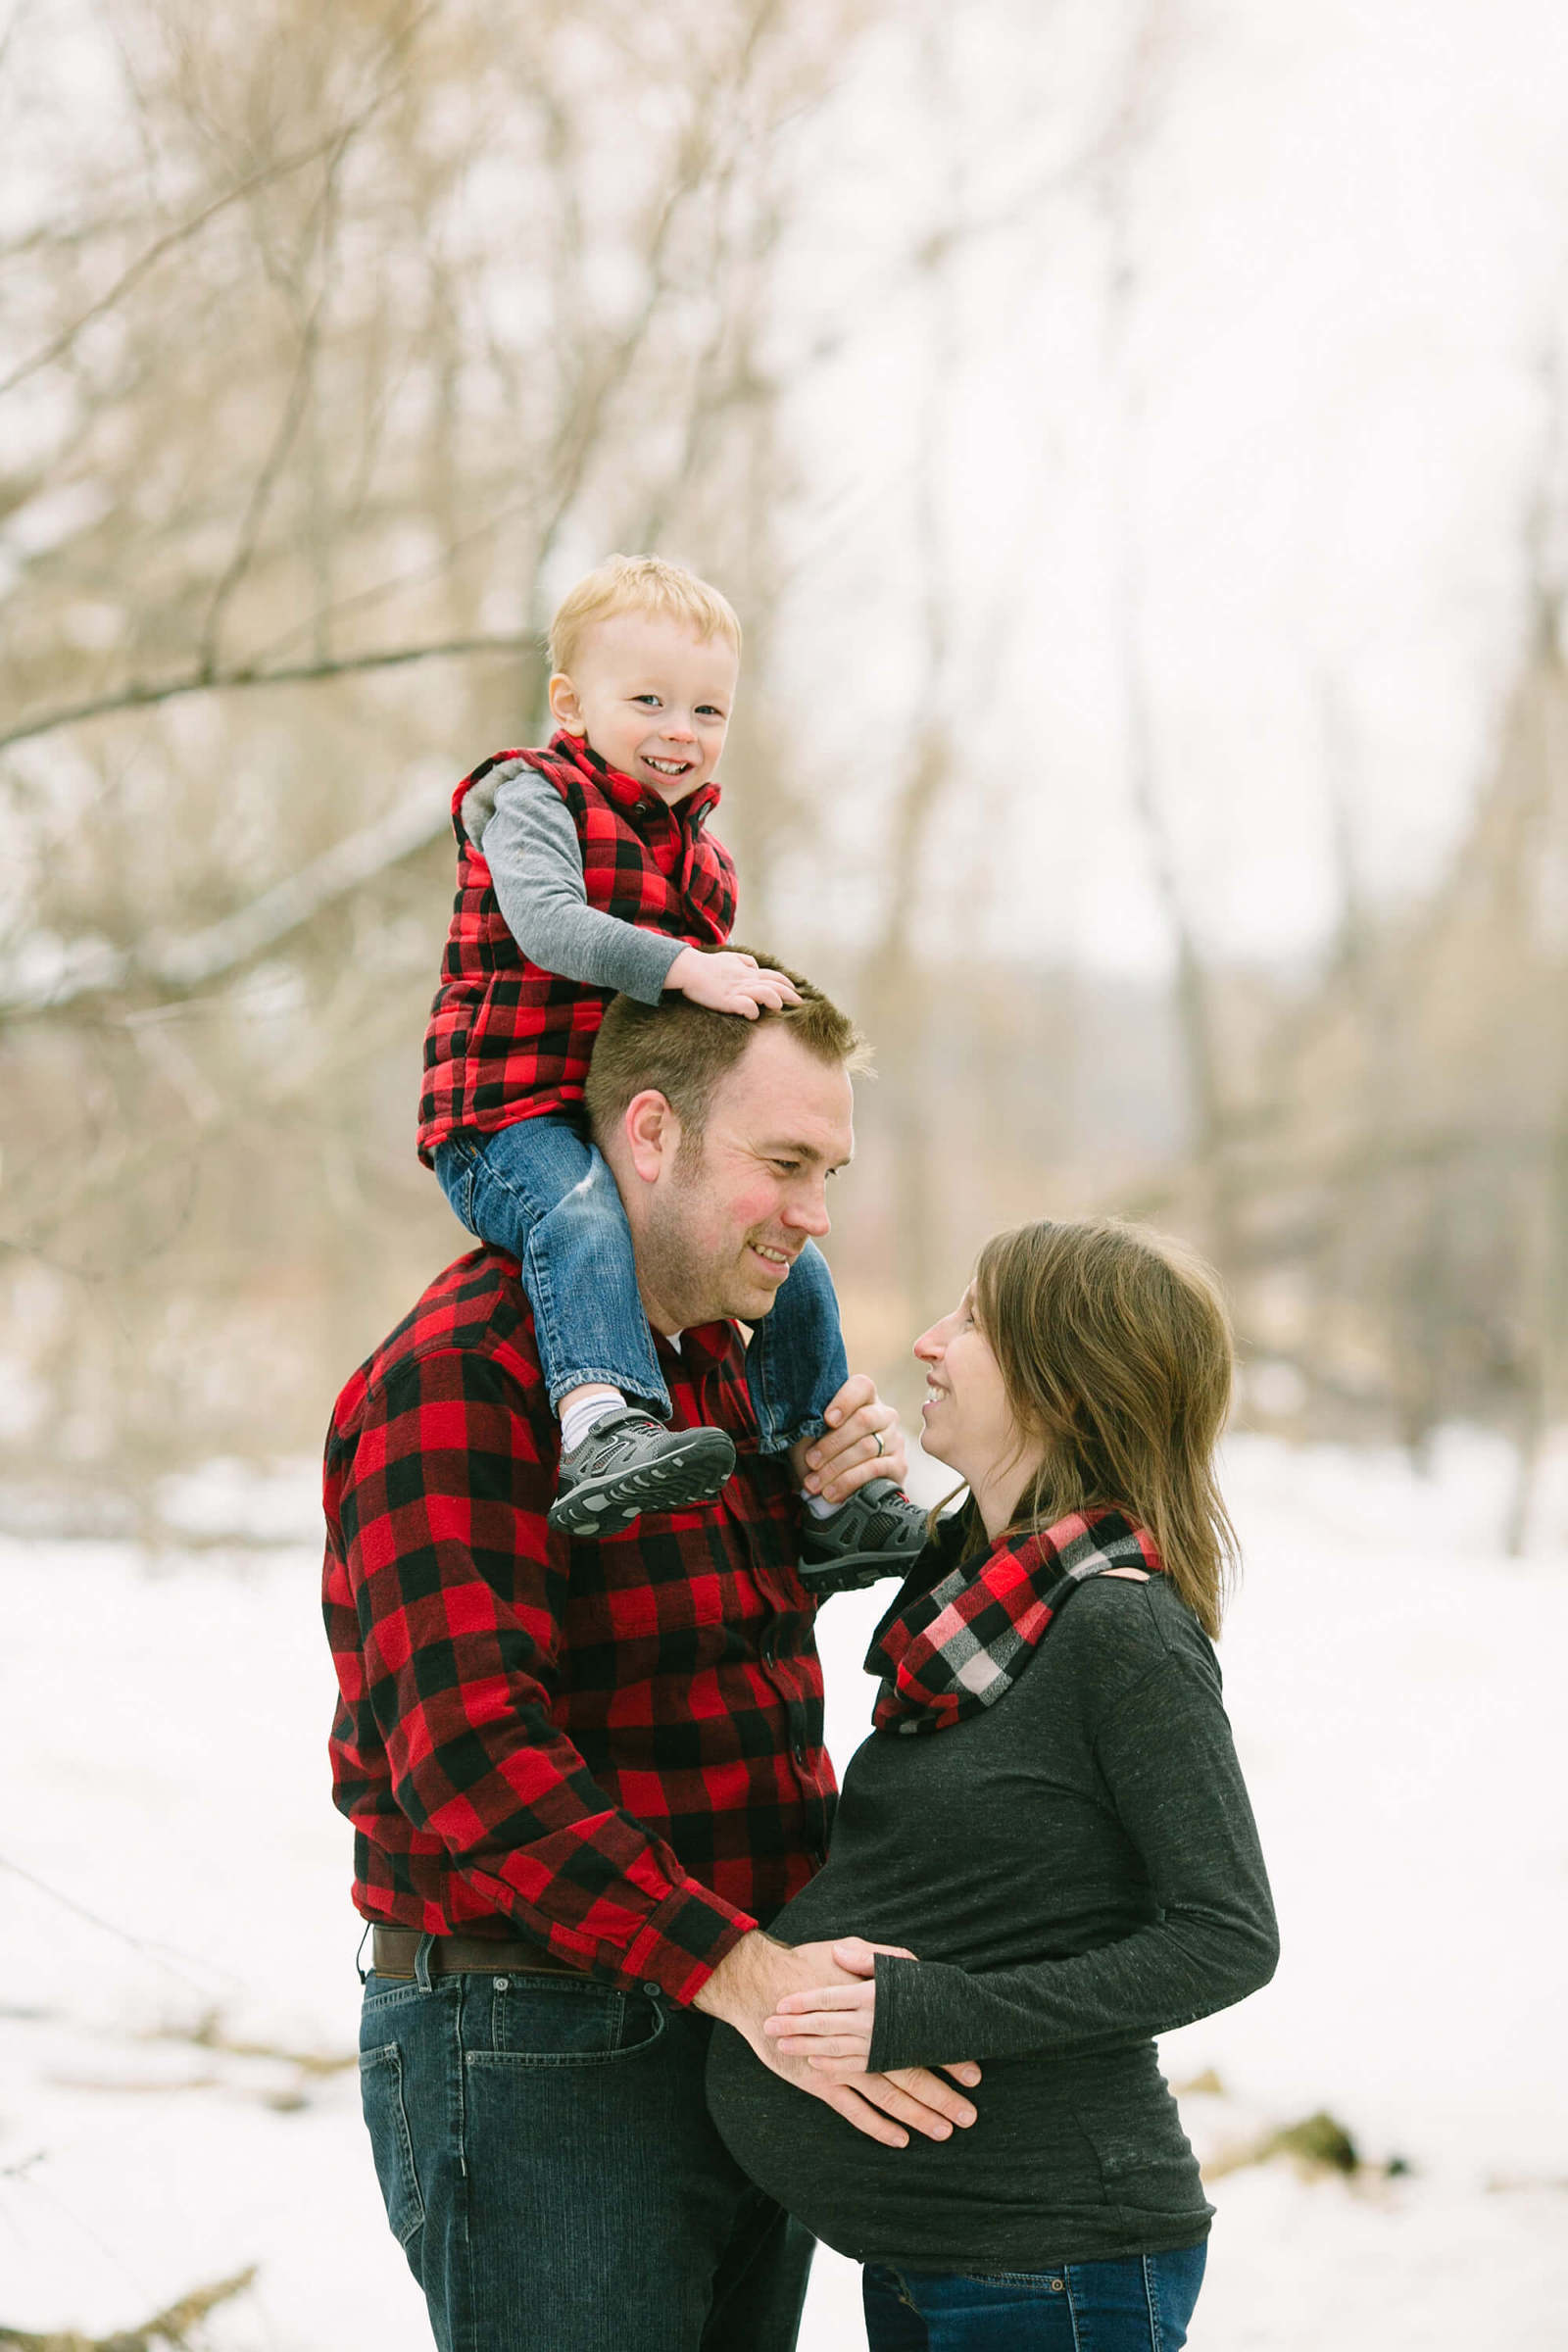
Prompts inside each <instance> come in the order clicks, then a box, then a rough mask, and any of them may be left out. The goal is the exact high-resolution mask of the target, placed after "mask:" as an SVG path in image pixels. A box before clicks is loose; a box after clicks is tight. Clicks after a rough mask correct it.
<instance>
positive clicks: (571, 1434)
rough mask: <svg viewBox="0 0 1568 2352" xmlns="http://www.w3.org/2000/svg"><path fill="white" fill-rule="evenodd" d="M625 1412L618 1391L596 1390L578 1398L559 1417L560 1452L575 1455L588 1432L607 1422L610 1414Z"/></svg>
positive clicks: (623, 1400) (621, 1397)
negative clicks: (589, 1394) (602, 1422)
mask: <svg viewBox="0 0 1568 2352" xmlns="http://www.w3.org/2000/svg"><path fill="white" fill-rule="evenodd" d="M625 1410H626V1399H625V1397H623V1396H622V1395H621V1393H620V1391H619V1390H618V1389H596V1390H595V1391H594V1394H593V1395H592V1396H591V1397H579V1398H578V1400H577V1402H576V1403H575V1404H568V1405H567V1407H566V1409H565V1411H564V1413H563V1414H562V1416H561V1450H562V1452H563V1453H575V1452H576V1450H577V1447H578V1446H580V1445H581V1444H582V1442H583V1440H584V1438H585V1437H587V1435H588V1433H589V1431H590V1430H595V1429H597V1428H598V1427H599V1424H600V1422H601V1421H608V1420H609V1419H610V1416H611V1414H612V1413H623V1412H624V1411H625Z"/></svg>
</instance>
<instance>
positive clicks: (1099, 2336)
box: [863, 2242, 1207, 2352]
mask: <svg viewBox="0 0 1568 2352" xmlns="http://www.w3.org/2000/svg"><path fill="white" fill-rule="evenodd" d="M1206 2253H1207V2245H1206V2242H1205V2243H1204V2244H1203V2245H1201V2246H1188V2247H1185V2248H1184V2249H1183V2250H1182V2252H1180V2253H1179V2254H1141V2255H1135V2256H1134V2257H1133V2258H1132V2259H1131V2260H1130V2261H1127V2262H1066V2263H1060V2264H1058V2265H1057V2267H1056V2268H1055V2269H1054V2270H1052V2271H1004V2272H993V2273H992V2274H991V2276H990V2277H988V2278H963V2277H961V2276H959V2275H958V2274H956V2273H951V2272H947V2271H902V2270H900V2271H895V2270H891V2269H889V2267H888V2266H887V2264H885V2263H880V2262H873V2263H868V2264H867V2265H866V2269H865V2277H864V2281H863V2284H864V2293H865V2333H866V2341H867V2343H868V2345H869V2346H870V2352H1180V2347H1181V2346H1182V2345H1183V2344H1185V2343H1186V2341H1187V2327H1188V2323H1189V2321H1190V2320H1191V2319H1192V2316H1193V2306H1194V2305H1195V2304H1196V2302H1197V2301H1198V2290H1199V2288H1200V2287H1201V2285H1202V2283H1203V2260H1204V2256H1205V2254H1206Z"/></svg>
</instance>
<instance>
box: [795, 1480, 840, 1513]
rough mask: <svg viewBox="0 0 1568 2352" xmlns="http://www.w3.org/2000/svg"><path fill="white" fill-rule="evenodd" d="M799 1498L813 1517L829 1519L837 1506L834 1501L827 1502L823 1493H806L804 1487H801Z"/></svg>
mask: <svg viewBox="0 0 1568 2352" xmlns="http://www.w3.org/2000/svg"><path fill="white" fill-rule="evenodd" d="M801 1500H802V1501H803V1502H804V1503H805V1505H806V1507H807V1509H808V1510H809V1512H810V1514H811V1517H812V1518H813V1519H831V1518H832V1516H833V1514H834V1512H835V1511H836V1510H837V1509H838V1507H839V1506H838V1504H837V1503H836V1502H829V1501H828V1499H827V1497H826V1495H808V1493H807V1492H806V1489H805V1488H804V1487H803V1488H802V1489H801Z"/></svg>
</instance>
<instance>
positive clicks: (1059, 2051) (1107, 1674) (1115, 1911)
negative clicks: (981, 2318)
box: [708, 1577, 1278, 2272]
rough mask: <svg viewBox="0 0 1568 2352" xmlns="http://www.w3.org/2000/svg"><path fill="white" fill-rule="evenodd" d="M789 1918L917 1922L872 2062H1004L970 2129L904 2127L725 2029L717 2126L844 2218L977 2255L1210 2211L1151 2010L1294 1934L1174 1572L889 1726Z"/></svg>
mask: <svg viewBox="0 0 1568 2352" xmlns="http://www.w3.org/2000/svg"><path fill="white" fill-rule="evenodd" d="M770 1932H771V1933H772V1934H773V1935H775V1936H779V1937H780V1938H781V1939H782V1940H783V1941H785V1942H788V1943H792V1944H798V1943H809V1942H814V1941H818V1940H821V1939H823V1938H826V1937H831V1936H846V1935H858V1936H868V1937H870V1938H871V1940H872V1941H874V1942H878V1943H902V1944H907V1946H908V1947H909V1949H910V1950H911V1951H914V1952H916V1953H918V1954H919V1958H918V1960H917V1961H907V1960H889V1959H880V1960H879V1961H878V1963H877V1979H876V1985H877V1993H876V2021H875V2038H874V2041H873V2044H872V2050H871V2064H872V2066H873V2068H878V2069H881V2068H886V2067H896V2066H913V2065H926V2066H929V2065H934V2064H938V2063H940V2062H942V2061H944V2060H951V2059H958V2058H977V2059H979V2060H981V2061H982V2063H983V2065H984V2070H985V2080H984V2082H982V2083H981V2084H980V2086H979V2088H978V2089H977V2090H976V2091H975V2092H974V2093H973V2094H972V2096H973V2100H974V2104H975V2106H976V2107H977V2108H978V2110H979V2120H978V2122H976V2123H975V2124H974V2125H972V2126H971V2127H970V2128H969V2130H967V2131H956V2132H955V2133H954V2134H953V2136H952V2138H951V2139H949V2140H947V2141H945V2142H941V2143H938V2142H935V2141H930V2140H926V2139H923V2138H921V2137H919V2136H918V2135H917V2134H911V2136H910V2140H909V2144H908V2146H907V2147H905V2148H884V2147H881V2146H879V2145H878V2144H877V2143H876V2142H875V2141H872V2140H869V2139H867V2138H865V2137H864V2136H863V2134H861V2133H859V2132H857V2131H855V2130H854V2129H853V2127H852V2126H851V2125H849V2124H847V2123H845V2122H844V2121H843V2119H842V2118H841V2117H839V2116H837V2115H835V2114H834V2113H833V2112H832V2111H831V2109H829V2108H827V2107H825V2106H823V2105H822V2103H821V2101H820V2100H817V2099H813V2098H809V2097H808V2096H807V2095H806V2094H804V2093H803V2092H801V2091H799V2090H797V2089H796V2088H795V2087H794V2086H793V2085H792V2084H790V2083H787V2082H784V2081H782V2080H781V2078H780V2077H778V2076H777V2075H774V2074H772V2073H770V2072H769V2070H768V2069H767V2068H765V2067H764V2066H762V2065H761V2063H760V2061H759V2060H758V2059H756V2058H755V2057H754V2056H753V2055H752V2052H751V2050H750V2048H749V2047H748V2046H747V2044H746V2042H745V2041H744V2040H743V2039H742V2037H741V2036H740V2034H736V2033H735V2032H734V2031H733V2030H732V2029H731V2028H729V2027H727V2026H719V2027H718V2028H717V2029H716V2031H715V2033H714V2034H713V2040H712V2049H711V2058H710V2062H709V2075H708V2093H709V2101H710V2104H711V2109H712V2113H713V2116H714V2120H715V2121H716V2123H717V2125H718V2129H719V2131H720V2132H721V2133H722V2134H723V2137H724V2139H725V2140H726V2142H727V2143H728V2145H729V2147H730V2149H731V2151H732V2153H733V2154H734V2156H735V2157H736V2159H737V2160H738V2162H739V2163H740V2164H741V2165H742V2166H743V2167H744V2168H745V2170H746V2171H747V2172H748V2173H749V2174H750V2175H751V2177H752V2179H753V2180H756V2181H757V2182H758V2183H759V2184H760V2186H761V2187H762V2188H764V2189H766V2190H767V2191H768V2192H769V2193H770V2194H771V2195H772V2196H774V2197H776V2198H777V2199H778V2200H779V2202H780V2203H781V2204H783V2205H786V2206H787V2207H788V2208H789V2209H790V2211H791V2212H792V2213H794V2214H796V2215H798V2216H799V2218H800V2219H801V2220H802V2221H803V2222H805V2223H806V2224H807V2225H808V2227H809V2228H810V2229H813V2230H814V2231H815V2232H816V2234H817V2236H818V2237H820V2238H823V2239H825V2240H826V2242H827V2243H828V2244H829V2245H831V2246H836V2247H837V2248H838V2250H839V2251H840V2252H841V2253H843V2254H848V2255H851V2256H853V2257H855V2258H856V2259H858V2260H859V2261H862V2262H863V2261H885V2262H892V2263H897V2264H902V2265H904V2266H905V2267H907V2268H909V2269H923V2270H935V2271H966V2272H967V2271H987V2270H991V2271H1002V2270H1041V2269H1047V2268H1050V2267H1052V2266H1054V2265H1055V2264H1057V2263H1062V2262H1075V2261H1077V2262H1087V2261H1102V2260H1115V2259H1119V2258H1121V2257H1124V2256H1127V2255H1135V2254H1145V2253H1157V2252H1163V2251H1165V2250H1168V2249H1171V2248H1175V2247H1179V2246H1188V2245H1195V2244H1197V2243H1198V2241H1199V2240H1200V2239H1201V2238H1202V2237H1203V2236H1204V2234H1205V2233H1206V2231H1207V2229H1208V2224H1209V2218H1210V2214H1211V2211H1212V2208H1211V2207H1210V2206H1209V2205H1207V2204H1206V2203H1205V2201H1204V2198H1203V2192H1202V2187H1201V2182H1200V2180H1199V2174H1198V2166H1197V2164H1196V2162H1195V2161H1194V2158H1193V2153H1192V2150H1191V2148H1190V2147H1189V2146H1188V2144H1187V2140H1186V2137H1185V2135H1184V2133H1183V2131H1182V2128H1181V2123H1180V2120H1179V2118H1178V2116H1177V2113H1176V2103H1175V2101H1174V2100H1173V2099H1172V2097H1171V2095H1170V2092H1169V2090H1168V2089H1167V2088H1166V2086H1165V2082H1164V2081H1163V2078H1162V2077H1161V2075H1160V2072H1159V2068H1158V2065H1157V2063H1156V2058H1155V2051H1154V2044H1153V2040H1152V2036H1153V2035H1154V2034H1159V2033H1164V2032H1166V2031H1168V2030H1169V2029H1171V2028H1173V2027H1176V2026H1180V2025H1185V2024H1187V2023H1189V2022H1190V2021H1191V2020H1192V2019H1194V2018H1199V2017H1205V2016H1207V2015H1208V2014H1209V2013H1210V2012H1211V2011H1212V2010H1215V2009H1223V2008H1226V2007H1228V2006H1229V2004H1230V2003H1231V2002H1233V2001H1239V2000H1241V1999H1242V1998H1243V1996H1244V1995H1245V1994H1247V1993H1249V1992H1251V1991H1253V1990H1255V1989H1256V1987H1257V1986H1258V1985H1263V1984H1266V1983H1267V1981H1268V1979H1269V1977H1270V1976H1271V1975H1272V1974H1273V1971H1274V1964H1275V1960H1276V1957H1277V1952H1278V1943H1277V1938H1276V1935H1275V1927H1274V1913H1273V1907H1272V1905H1271V1903H1270V1900H1269V1890H1268V1881H1267V1879H1266V1877H1265V1876H1264V1871H1263V1860H1262V1856H1261V1854H1260V1853H1259V1851H1258V1843H1257V1833H1256V1831H1255V1829H1254V1828H1253V1824H1252V1815H1251V1809H1250V1806H1249V1804H1248V1801H1247V1791H1246V1789H1245V1788H1244V1787H1243V1785H1242V1777H1241V1773H1240V1770H1239V1768H1238V1766H1237V1762H1236V1753H1235V1749H1234V1747H1233V1746H1232V1743H1231V1734H1230V1726H1229V1724H1228V1723H1227V1721H1226V1718H1225V1710H1224V1707H1223V1705H1222V1704H1221V1700H1220V1677H1219V1668H1218V1665H1217V1664H1216V1662H1215V1658H1214V1653H1213V1651H1212V1649H1211V1648H1210V1647H1209V1644H1208V1642H1207V1641H1206V1640H1205V1639H1204V1637H1203V1634H1202V1632H1201V1629H1200V1628H1199V1626H1198V1625H1197V1623H1196V1622H1195V1620H1194V1618H1193V1617H1192V1615H1191V1613H1190V1612H1189V1611H1188V1609H1187V1608H1186V1607H1185V1606H1184V1605H1183V1603H1182V1602H1181V1601H1180V1600H1179V1599H1178V1598H1177V1597H1176V1594H1175V1593H1174V1592H1173V1591H1172V1590H1171V1588H1170V1586H1169V1585H1168V1584H1167V1583H1166V1582H1165V1580H1164V1579H1163V1578H1161V1577H1156V1578H1153V1579H1152V1580H1151V1581H1150V1582H1149V1583H1148V1584H1138V1583H1134V1582H1129V1581H1123V1580H1122V1579H1120V1578H1107V1577H1100V1578H1096V1579H1093V1580H1091V1581H1090V1582H1088V1583H1086V1584H1085V1585H1084V1586H1083V1587H1082V1588H1081V1590H1080V1591H1079V1592H1078V1593H1076V1594H1075V1595H1074V1596H1073V1598H1072V1600H1071V1601H1070V1603H1069V1604H1068V1605H1067V1606H1066V1607H1065V1608H1064V1609H1063V1610H1062V1612H1061V1614H1060V1616H1059V1617H1058V1618H1057V1619H1056V1621H1055V1623H1054V1624H1053V1625H1052V1626H1051V1627H1050V1628H1049V1629H1048V1631H1047V1633H1046V1635H1045V1638H1044V1640H1043V1641H1042V1642H1041V1644H1040V1646H1039V1648H1038V1650H1037V1651H1036V1653H1035V1656H1034V1658H1033V1659H1032V1661H1031V1662H1030V1664H1029V1666H1028V1667H1027V1668H1026V1670H1025V1671H1024V1673H1023V1674H1022V1676H1021V1677H1020V1678H1019V1680H1018V1682H1017V1684H1016V1685H1015V1687H1014V1688H1013V1689H1012V1690H1011V1691H1008V1692H1007V1694H1006V1695H1005V1697H1004V1698H1002V1699H1001V1700H1000V1701H999V1702H998V1703H997V1704H996V1705H995V1706H994V1707H991V1708H989V1709H987V1710H986V1711H984V1712H983V1713H981V1714H978V1715H973V1716H969V1717H967V1718H966V1719H965V1720H963V1721H962V1722H960V1723H957V1724H956V1725H954V1726H953V1727H952V1728H951V1729H949V1730H946V1731H940V1732H935V1733H932V1734H929V1735H926V1734H921V1735H919V1736H917V1737H914V1738H909V1737H907V1736H905V1737H901V1736H899V1735H898V1734H896V1733H892V1732H873V1733H872V1735H871V1737H870V1739H869V1740H866V1741H865V1742H864V1744H863V1745H862V1746H861V1747H860V1748H859V1749H858V1751H857V1752H856V1754H855V1756H854V1758H853V1759H852V1761H851V1764H850V1767H849V1770H848V1772H847V1774H846V1775H845V1781H844V1792H843V1796H842V1798H841V1800H840V1804H839V1811H838V1817H837V1821H836V1823H835V1826H834V1831H833V1841H832V1847H831V1850H830V1852H829V1854H828V1859H827V1862H826V1864H825V1865H824V1867H823V1869H822V1870H821V1872H820V1873H819V1874H818V1876H817V1877H816V1878H815V1879H813V1880H812V1882H811V1884H810V1886H809V1887H807V1888H806V1890H805V1891H804V1893H802V1894H799V1895H797V1896H796V1898H795V1900H794V1901H793V1902H792V1903H789V1904H788V1905H787V1906H786V1907H785V1909H784V1910H783V1912H782V1913H781V1914H780V1915H779V1917H778V1918H777V1919H776V1920H775V1921H774V1922H773V1923H772V1926H771V1930H770Z"/></svg>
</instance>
